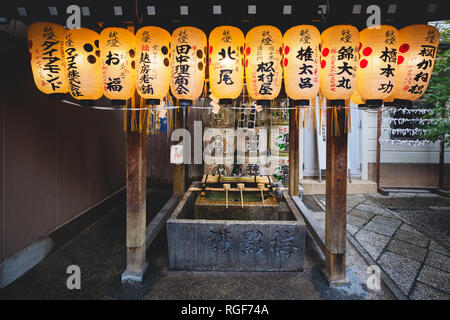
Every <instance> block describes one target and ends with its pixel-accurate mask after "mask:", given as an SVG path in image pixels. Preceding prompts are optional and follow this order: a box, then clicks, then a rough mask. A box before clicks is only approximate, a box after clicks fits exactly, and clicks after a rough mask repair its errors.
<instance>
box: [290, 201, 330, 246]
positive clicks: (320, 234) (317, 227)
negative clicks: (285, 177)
mask: <svg viewBox="0 0 450 320" xmlns="http://www.w3.org/2000/svg"><path fill="white" fill-rule="evenodd" d="M291 198H292V200H293V201H294V203H295V205H296V206H297V208H298V210H299V211H300V213H301V214H302V216H303V219H304V220H305V223H306V227H307V228H308V231H309V233H310V234H311V236H312V237H313V239H314V241H315V242H316V243H317V245H318V246H319V249H320V250H321V251H322V253H323V254H324V255H326V253H327V248H326V246H325V226H324V225H321V224H320V223H319V222H318V221H317V219H316V218H315V217H314V213H313V212H312V211H311V210H310V209H308V208H307V207H306V206H305V204H304V203H303V201H302V200H301V199H300V197H298V196H291Z"/></svg>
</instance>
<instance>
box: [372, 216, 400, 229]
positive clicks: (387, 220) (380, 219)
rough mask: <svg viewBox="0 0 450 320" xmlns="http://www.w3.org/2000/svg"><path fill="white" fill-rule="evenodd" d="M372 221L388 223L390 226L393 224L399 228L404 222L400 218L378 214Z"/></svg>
mask: <svg viewBox="0 0 450 320" xmlns="http://www.w3.org/2000/svg"><path fill="white" fill-rule="evenodd" d="M372 222H375V223H379V224H384V225H388V226H391V227H394V228H398V227H399V226H400V225H401V224H402V222H401V221H400V220H398V219H394V218H389V217H385V216H380V215H376V216H375V217H374V218H373V219H372Z"/></svg>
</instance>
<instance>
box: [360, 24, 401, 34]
mask: <svg viewBox="0 0 450 320" xmlns="http://www.w3.org/2000/svg"><path fill="white" fill-rule="evenodd" d="M381 28H383V29H387V28H391V29H395V30H397V28H396V27H394V26H391V25H389V24H378V25H373V26H370V27H367V28H364V29H362V30H361V32H362V31H364V30H379V29H381Z"/></svg>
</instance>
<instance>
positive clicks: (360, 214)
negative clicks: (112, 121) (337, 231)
mask: <svg viewBox="0 0 450 320" xmlns="http://www.w3.org/2000/svg"><path fill="white" fill-rule="evenodd" d="M347 214H349V215H351V216H355V217H358V218H361V219H366V220H370V219H372V218H373V217H374V216H375V214H374V213H370V212H367V211H362V210H359V209H353V210H351V211H349V212H348V213H347Z"/></svg>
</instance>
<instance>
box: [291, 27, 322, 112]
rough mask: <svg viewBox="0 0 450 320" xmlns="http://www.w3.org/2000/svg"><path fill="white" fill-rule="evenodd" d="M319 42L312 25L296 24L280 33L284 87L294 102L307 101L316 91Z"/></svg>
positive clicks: (317, 87) (298, 103)
mask: <svg viewBox="0 0 450 320" xmlns="http://www.w3.org/2000/svg"><path fill="white" fill-rule="evenodd" d="M319 45H320V32H319V30H317V28H316V27H314V26H309V25H302V26H296V27H293V28H290V29H289V30H288V31H286V33H285V34H284V36H283V53H284V59H283V69H284V87H285V89H286V94H287V96H288V97H289V98H291V99H292V100H294V104H296V105H309V100H311V99H315V97H316V95H317V93H318V91H319V73H320V71H319V65H320V61H319V60H320V58H319Z"/></svg>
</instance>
